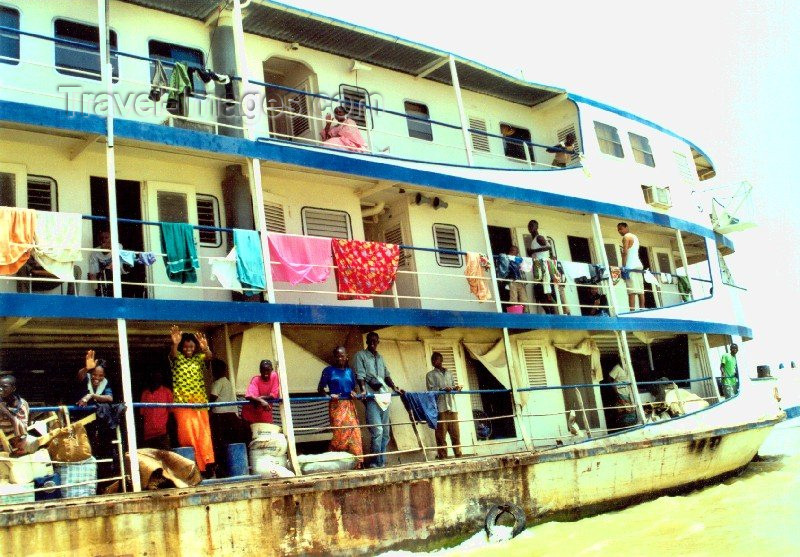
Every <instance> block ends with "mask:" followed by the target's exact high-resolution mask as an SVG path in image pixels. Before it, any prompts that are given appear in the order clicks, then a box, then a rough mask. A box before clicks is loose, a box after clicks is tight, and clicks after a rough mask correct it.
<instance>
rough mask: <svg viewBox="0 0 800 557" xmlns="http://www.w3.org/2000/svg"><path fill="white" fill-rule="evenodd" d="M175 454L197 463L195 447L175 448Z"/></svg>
mask: <svg viewBox="0 0 800 557" xmlns="http://www.w3.org/2000/svg"><path fill="white" fill-rule="evenodd" d="M172 452H173V453H178V454H179V455H181V456H182V457H183V458H188V459H189V460H191V461H192V462H196V461H195V458H194V447H175V448H174V449H172Z"/></svg>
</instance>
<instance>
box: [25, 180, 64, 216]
mask: <svg viewBox="0 0 800 557" xmlns="http://www.w3.org/2000/svg"><path fill="white" fill-rule="evenodd" d="M57 188H58V185H57V184H56V181H55V180H53V179H52V178H50V177H49V176H28V209H36V210H37V211H58V203H57V199H58V194H57V192H58V189H57Z"/></svg>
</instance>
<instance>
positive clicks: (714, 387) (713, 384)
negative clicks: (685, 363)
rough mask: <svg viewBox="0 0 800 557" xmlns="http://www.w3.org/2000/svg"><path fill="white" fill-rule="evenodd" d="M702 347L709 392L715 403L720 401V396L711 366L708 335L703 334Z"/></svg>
mask: <svg viewBox="0 0 800 557" xmlns="http://www.w3.org/2000/svg"><path fill="white" fill-rule="evenodd" d="M703 346H705V348H706V361H707V362H708V374H709V377H710V378H711V392H713V393H714V395H715V396H716V397H717V401H720V400H722V395H720V392H719V385H717V378H716V376H715V375H714V366H712V365H711V345H710V344H709V343H708V334H706V333H703Z"/></svg>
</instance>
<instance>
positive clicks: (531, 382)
mask: <svg viewBox="0 0 800 557" xmlns="http://www.w3.org/2000/svg"><path fill="white" fill-rule="evenodd" d="M517 350H518V357H519V362H520V365H521V368H522V372H523V378H524V380H525V383H526V384H524V385H522V386H523V387H554V386H558V385H561V380H560V378H559V374H558V365H557V363H556V355H555V348H553V347H552V346H549V345H548V344H546V343H545V342H543V341H535V340H523V341H520V342H519V343H517ZM521 398H522V399H523V401H524V402H523V404H524V405H523V410H522V415H523V416H522V422H523V424H524V427H526V428H527V430H528V436H529V437H530V439H531V441H532V442H533V445H534V446H537V447H541V446H548V445H555V442H556V440H557V439H558V438H560V437H562V436H564V435H565V434H566V433H567V421H566V418H565V411H566V409H565V407H564V395H563V394H562V390H561V389H542V390H537V391H527V392H523V393H522V397H521Z"/></svg>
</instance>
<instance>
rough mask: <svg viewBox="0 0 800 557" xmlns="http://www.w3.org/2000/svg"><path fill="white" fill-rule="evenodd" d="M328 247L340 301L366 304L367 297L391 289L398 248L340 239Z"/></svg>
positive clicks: (379, 243) (398, 256)
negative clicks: (331, 249)
mask: <svg viewBox="0 0 800 557" xmlns="http://www.w3.org/2000/svg"><path fill="white" fill-rule="evenodd" d="M331 246H332V248H333V261H334V265H335V266H336V282H337V284H338V291H339V296H338V298H339V299H340V300H368V299H369V298H370V296H369V294H380V293H382V292H386V291H387V290H388V289H389V288H390V287H391V286H392V283H393V282H394V279H395V276H396V275H397V265H398V264H399V262H400V247H399V246H397V245H395V244H384V243H382V242H364V241H361V240H340V239H334V240H333V241H332V243H331Z"/></svg>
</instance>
